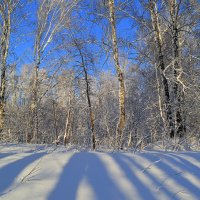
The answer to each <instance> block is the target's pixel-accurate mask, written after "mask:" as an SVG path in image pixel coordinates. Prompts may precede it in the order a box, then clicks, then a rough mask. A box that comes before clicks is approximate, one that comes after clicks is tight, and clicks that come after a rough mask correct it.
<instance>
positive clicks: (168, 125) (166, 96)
mask: <svg viewBox="0 0 200 200" xmlns="http://www.w3.org/2000/svg"><path fill="white" fill-rule="evenodd" d="M150 13H151V23H152V26H153V28H154V33H155V42H156V47H157V48H156V54H157V56H156V61H157V62H158V71H159V75H160V76H161V82H162V87H163V95H162V96H163V101H164V106H162V109H164V110H163V111H162V113H165V116H163V119H164V121H163V123H164V126H165V131H166V132H167V133H168V135H169V136H170V137H173V135H174V123H173V117H172V107H171V99H170V92H169V83H168V80H167V78H166V77H165V74H164V71H165V63H164V55H163V50H162V36H161V32H160V26H159V21H158V14H157V6H156V3H155V1H153V0H151V1H150ZM159 95H160V94H159Z"/></svg>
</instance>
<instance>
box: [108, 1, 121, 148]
mask: <svg viewBox="0 0 200 200" xmlns="http://www.w3.org/2000/svg"><path fill="white" fill-rule="evenodd" d="M114 3H115V2H114V0H108V5H109V14H110V18H109V19H110V26H111V30H112V33H111V38H112V47H113V58H114V62H115V68H116V71H117V76H118V81H119V121H118V124H117V130H116V145H117V146H118V147H119V146H121V144H122V134H123V129H124V127H125V83H124V73H123V71H122V68H121V66H120V64H119V50H118V44H117V34H116V19H115V5H114Z"/></svg>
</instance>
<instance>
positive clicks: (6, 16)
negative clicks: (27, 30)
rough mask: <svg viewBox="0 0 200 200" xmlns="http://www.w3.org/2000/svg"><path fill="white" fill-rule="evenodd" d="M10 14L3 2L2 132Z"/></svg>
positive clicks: (0, 98)
mask: <svg viewBox="0 0 200 200" xmlns="http://www.w3.org/2000/svg"><path fill="white" fill-rule="evenodd" d="M11 12H12V7H11V2H8V1H4V6H2V7H1V10H0V14H1V15H2V20H3V27H2V36H1V85H0V131H2V130H3V128H4V118H5V104H6V99H5V91H6V69H7V57H8V49H9V42H10V31H11V24H10V23H11Z"/></svg>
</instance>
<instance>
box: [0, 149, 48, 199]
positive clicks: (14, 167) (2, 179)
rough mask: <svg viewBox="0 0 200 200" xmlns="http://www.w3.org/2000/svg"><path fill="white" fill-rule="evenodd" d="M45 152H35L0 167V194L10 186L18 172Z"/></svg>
mask: <svg viewBox="0 0 200 200" xmlns="http://www.w3.org/2000/svg"><path fill="white" fill-rule="evenodd" d="M45 154H46V153H44V152H43V153H35V154H32V155H29V156H26V157H24V158H22V159H20V160H17V161H15V162H12V163H10V164H8V165H6V166H4V167H3V168H1V169H0V196H1V194H2V193H3V192H4V191H5V190H6V189H7V188H9V186H11V184H12V183H13V181H14V180H15V178H16V177H17V176H18V175H19V174H20V172H21V171H23V169H24V168H25V167H26V166H27V165H29V164H30V163H32V162H34V161H35V160H37V159H39V158H41V157H42V156H44V155H45Z"/></svg>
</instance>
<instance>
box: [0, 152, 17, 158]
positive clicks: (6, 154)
mask: <svg viewBox="0 0 200 200" xmlns="http://www.w3.org/2000/svg"><path fill="white" fill-rule="evenodd" d="M14 154H16V153H0V159H2V158H6V157H8V156H12V155H14Z"/></svg>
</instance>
